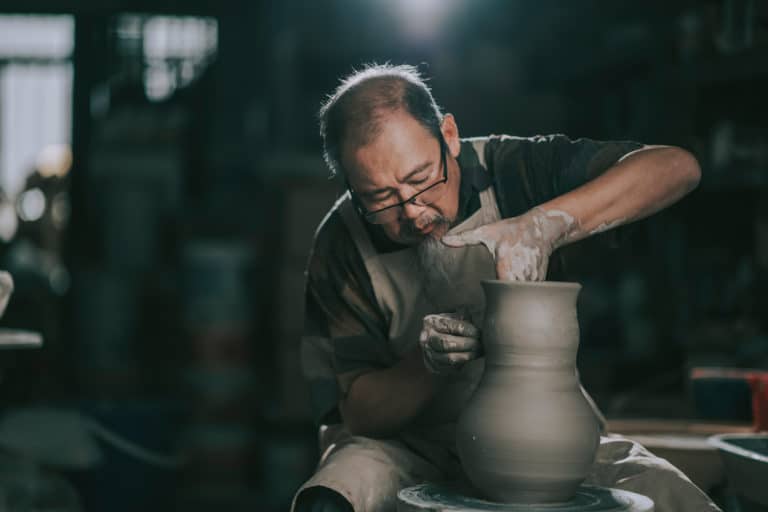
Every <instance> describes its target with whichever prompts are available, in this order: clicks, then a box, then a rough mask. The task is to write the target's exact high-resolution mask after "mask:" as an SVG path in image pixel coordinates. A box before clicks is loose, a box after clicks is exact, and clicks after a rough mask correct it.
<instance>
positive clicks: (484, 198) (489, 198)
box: [471, 137, 501, 224]
mask: <svg viewBox="0 0 768 512" xmlns="http://www.w3.org/2000/svg"><path fill="white" fill-rule="evenodd" d="M471 142H472V149H474V150H475V153H476V155H477V161H478V162H480V167H482V168H483V170H484V171H485V172H488V166H487V165H486V163H485V145H486V144H487V143H488V139H487V138H486V137H477V138H475V139H472V141H471ZM480 209H481V210H482V212H483V221H484V222H483V224H491V223H492V222H497V221H499V220H501V212H500V211H499V205H498V202H497V201H496V192H495V191H494V190H493V185H490V186H489V187H488V188H486V189H485V190H481V191H480Z"/></svg>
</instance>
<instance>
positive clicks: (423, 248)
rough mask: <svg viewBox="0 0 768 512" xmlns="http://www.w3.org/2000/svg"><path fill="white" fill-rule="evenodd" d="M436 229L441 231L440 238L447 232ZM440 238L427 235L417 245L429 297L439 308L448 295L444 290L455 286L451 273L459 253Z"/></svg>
mask: <svg viewBox="0 0 768 512" xmlns="http://www.w3.org/2000/svg"><path fill="white" fill-rule="evenodd" d="M446 227H447V226H446ZM435 231H438V232H440V235H439V237H440V238H441V237H442V236H443V234H445V230H443V229H439V230H438V229H436V230H435ZM430 234H431V233H430ZM440 238H438V237H433V236H427V237H426V238H425V239H424V240H423V241H422V242H421V243H420V244H419V245H417V246H416V255H417V261H418V265H419V269H420V270H421V275H422V277H423V279H424V285H425V292H426V295H427V299H428V300H429V301H430V302H432V304H433V305H435V306H436V307H438V308H439V307H445V305H443V302H445V299H446V298H447V297H445V293H444V292H443V291H444V290H451V289H452V288H453V279H452V277H451V273H452V269H454V268H455V264H456V257H457V256H456V255H457V253H458V251H456V250H454V249H451V248H450V247H448V246H446V245H445V244H443V242H441V241H440Z"/></svg>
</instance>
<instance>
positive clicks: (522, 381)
mask: <svg viewBox="0 0 768 512" xmlns="http://www.w3.org/2000/svg"><path fill="white" fill-rule="evenodd" d="M482 285H483V290H484V293H485V298H486V313H485V320H484V324H483V329H482V332H483V345H484V348H485V354H486V362H485V373H484V374H483V377H482V379H481V381H480V383H479V385H478V387H477V390H476V391H475V393H474V395H473V396H472V398H471V399H470V401H469V403H468V405H467V407H466V408H465V409H464V411H463V412H462V414H461V416H460V418H459V422H458V428H457V446H458V451H459V456H460V458H461V462H462V465H463V467H464V470H465V472H466V474H467V476H468V477H469V479H470V481H471V482H472V483H473V484H474V486H475V487H476V488H477V490H478V491H479V493H480V494H481V495H482V497H484V498H486V499H490V500H492V501H496V502H506V503H551V502H566V501H568V500H569V499H571V498H573V496H574V495H575V493H576V490H577V488H578V486H579V484H580V483H581V482H582V481H583V480H584V478H585V477H586V475H587V473H588V472H589V469H590V467H591V466H592V463H593V461H594V457H595V453H596V450H597V447H598V444H599V439H600V437H599V426H598V421H597V418H596V416H595V415H594V413H593V412H592V409H591V408H590V406H589V404H588V403H587V401H586V400H585V398H584V396H583V395H582V393H581V390H580V387H579V382H578V378H577V376H576V352H577V350H578V345H579V326H578V321H577V319H576V298H577V296H578V293H579V290H580V289H581V285H579V284H577V283H556V282H551V281H544V282H508V281H491V280H488V281H483V283H482Z"/></svg>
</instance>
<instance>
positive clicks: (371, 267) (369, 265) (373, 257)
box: [338, 192, 389, 314]
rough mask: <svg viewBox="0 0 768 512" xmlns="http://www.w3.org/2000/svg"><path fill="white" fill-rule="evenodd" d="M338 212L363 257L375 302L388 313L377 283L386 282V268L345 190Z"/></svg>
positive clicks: (384, 299) (384, 298)
mask: <svg viewBox="0 0 768 512" xmlns="http://www.w3.org/2000/svg"><path fill="white" fill-rule="evenodd" d="M338 205H339V214H340V215H341V218H342V220H343V221H344V224H345V225H346V226H347V229H349V232H350V234H351V235H352V240H353V241H354V242H355V246H356V247H357V250H358V251H360V256H361V257H362V259H363V264H364V265H365V269H366V270H367V271H368V277H369V278H370V280H371V284H372V285H373V293H374V295H375V296H376V302H378V305H379V307H380V308H381V309H382V311H384V313H385V314H389V308H388V307H387V301H386V297H385V296H384V295H383V293H384V292H382V290H381V286H379V283H386V282H388V281H389V279H388V278H387V277H386V273H387V272H386V269H384V268H383V266H382V264H381V262H380V261H379V260H378V253H377V252H376V249H375V248H374V247H373V242H372V241H371V237H370V236H369V235H368V231H366V229H365V226H364V225H363V221H362V220H361V219H360V215H358V213H357V211H356V210H355V207H354V206H353V205H352V197H351V195H350V193H349V192H347V193H346V194H345V195H344V197H343V200H342V201H339V203H338Z"/></svg>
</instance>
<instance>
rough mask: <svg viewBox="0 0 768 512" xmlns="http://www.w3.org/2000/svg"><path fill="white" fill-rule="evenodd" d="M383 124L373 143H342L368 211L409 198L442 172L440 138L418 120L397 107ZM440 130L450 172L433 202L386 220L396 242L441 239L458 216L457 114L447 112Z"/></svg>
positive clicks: (354, 187) (346, 165)
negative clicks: (427, 238) (389, 220)
mask: <svg viewBox="0 0 768 512" xmlns="http://www.w3.org/2000/svg"><path fill="white" fill-rule="evenodd" d="M381 123H382V126H383V129H382V131H381V133H380V134H379V135H378V136H377V137H375V138H374V140H373V141H371V142H370V143H367V144H365V145H354V144H351V143H350V144H345V145H344V147H343V148H342V160H343V166H344V168H345V170H346V173H347V180H348V181H349V185H350V187H351V188H352V190H353V192H354V194H355V195H356V197H357V198H358V199H359V201H360V202H361V203H362V206H363V207H364V208H365V209H366V210H367V211H369V212H370V211H374V210H378V209H381V208H385V207H387V206H390V205H393V204H396V203H399V202H401V201H404V200H406V199H409V198H410V197H412V196H413V195H414V194H417V193H419V192H421V191H422V190H424V189H425V188H427V187H428V186H429V185H431V184H432V183H434V182H435V181H436V180H438V179H441V178H442V177H443V160H442V158H441V156H442V154H441V146H440V141H439V140H437V139H436V138H435V136H434V135H432V134H431V133H430V132H429V131H428V130H427V129H426V128H424V126H422V125H421V124H420V123H419V122H418V121H417V120H416V119H414V118H413V117H412V116H411V115H410V114H408V113H407V112H405V111H403V110H398V111H395V112H392V113H390V114H387V115H386V117H384V119H382V120H381ZM441 130H442V133H443V139H444V140H445V142H446V152H445V159H446V164H447V174H448V181H447V182H446V183H444V184H443V185H440V187H444V192H443V194H442V196H441V197H440V198H439V199H438V200H436V201H435V202H433V203H431V204H429V205H426V206H420V205H417V204H406V205H403V206H402V207H398V208H396V210H398V213H399V215H398V216H397V218H396V219H395V220H393V221H392V222H388V223H386V224H382V227H383V228H384V232H385V233H386V234H387V236H388V237H389V238H390V239H392V240H393V241H395V242H399V243H402V244H408V245H416V244H418V243H420V242H422V241H423V240H424V239H425V238H426V237H427V236H431V237H434V238H440V237H442V236H443V235H444V234H445V232H446V231H448V228H449V227H450V224H451V223H452V222H453V221H454V219H455V218H456V213H457V211H458V204H459V182H460V172H459V166H458V163H457V162H456V157H457V156H458V154H459V150H460V142H459V134H458V129H457V128H456V123H455V121H454V119H453V116H451V115H450V114H447V115H446V116H445V117H444V119H443V124H442V127H441Z"/></svg>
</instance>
